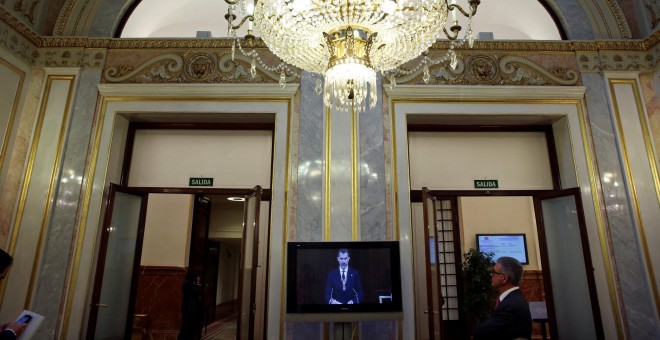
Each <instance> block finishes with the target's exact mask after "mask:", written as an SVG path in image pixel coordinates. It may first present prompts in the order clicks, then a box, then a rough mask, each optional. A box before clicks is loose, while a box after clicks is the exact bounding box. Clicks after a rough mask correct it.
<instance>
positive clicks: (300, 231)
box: [289, 72, 325, 241]
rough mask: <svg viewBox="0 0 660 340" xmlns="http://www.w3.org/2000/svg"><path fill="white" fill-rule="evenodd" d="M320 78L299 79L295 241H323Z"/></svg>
mask: <svg viewBox="0 0 660 340" xmlns="http://www.w3.org/2000/svg"><path fill="white" fill-rule="evenodd" d="M319 77H320V76H319V75H315V74H312V73H308V72H303V74H302V77H301V80H300V91H301V94H300V115H299V123H298V136H299V137H298V145H297V148H298V164H297V167H298V171H297V177H298V181H297V189H296V192H297V195H298V196H297V203H296V204H297V209H296V225H295V228H296V233H295V235H296V239H295V240H289V241H322V240H323V197H324V190H323V174H324V170H325V167H324V157H325V148H324V145H325V139H324V131H323V130H324V117H325V115H324V113H323V111H324V106H323V97H321V96H320V95H318V94H316V92H315V90H314V86H315V84H316V79H318V78H319Z"/></svg>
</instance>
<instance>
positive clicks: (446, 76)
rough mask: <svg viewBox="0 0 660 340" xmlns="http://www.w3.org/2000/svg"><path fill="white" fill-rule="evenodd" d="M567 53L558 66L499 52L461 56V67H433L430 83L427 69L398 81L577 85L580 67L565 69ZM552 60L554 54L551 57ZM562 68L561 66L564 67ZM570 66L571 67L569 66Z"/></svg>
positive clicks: (457, 83)
mask: <svg viewBox="0 0 660 340" xmlns="http://www.w3.org/2000/svg"><path fill="white" fill-rule="evenodd" d="M565 56H566V55H565V54H563V55H562V56H560V57H559V58H557V61H556V62H555V63H554V64H555V65H556V66H543V65H540V64H538V63H536V62H535V61H533V60H531V59H529V58H526V57H524V56H520V55H514V54H504V55H502V54H499V53H478V54H459V62H458V67H457V68H456V69H452V68H451V67H450V66H449V63H448V62H445V63H443V64H438V65H434V66H432V67H429V74H428V76H429V79H428V80H429V81H428V83H427V82H425V81H424V75H423V74H424V70H423V69H421V68H420V69H418V70H416V71H415V72H412V73H411V74H408V75H405V76H400V77H397V78H396V83H397V84H418V85H423V84H429V85H509V86H511V85H513V86H516V85H518V86H573V85H577V84H578V82H579V79H580V77H579V76H578V72H577V67H576V66H575V65H573V69H571V68H568V67H565V66H566V65H565V63H562V61H564V59H565ZM549 57H550V58H551V59H552V55H549ZM560 65H561V66H560ZM569 67H570V66H569Z"/></svg>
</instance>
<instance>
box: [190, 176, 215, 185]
mask: <svg viewBox="0 0 660 340" xmlns="http://www.w3.org/2000/svg"><path fill="white" fill-rule="evenodd" d="M188 185H189V186H191V187H212V186H213V178H212V177H190V181H188Z"/></svg>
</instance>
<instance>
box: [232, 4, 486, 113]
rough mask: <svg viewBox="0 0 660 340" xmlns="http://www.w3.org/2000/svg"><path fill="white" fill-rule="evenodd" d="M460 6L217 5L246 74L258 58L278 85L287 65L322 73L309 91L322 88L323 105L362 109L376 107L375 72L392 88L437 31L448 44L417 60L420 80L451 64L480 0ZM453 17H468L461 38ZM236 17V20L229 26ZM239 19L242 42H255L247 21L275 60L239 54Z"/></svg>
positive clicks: (468, 37)
mask: <svg viewBox="0 0 660 340" xmlns="http://www.w3.org/2000/svg"><path fill="white" fill-rule="evenodd" d="M467 1H468V5H469V8H468V10H467V11H466V10H464V9H463V8H462V7H461V6H459V5H458V4H456V0H451V1H449V0H225V2H227V4H228V5H229V12H228V14H227V15H225V18H226V19H227V20H228V21H229V36H230V37H233V38H235V39H234V40H235V42H234V44H235V45H238V47H239V49H240V50H241V51H242V52H243V53H244V54H245V55H246V56H249V57H252V58H253V60H252V74H253V75H254V74H256V70H255V66H256V61H257V60H258V61H259V62H260V63H261V64H262V66H264V67H266V68H267V69H270V70H271V71H276V72H278V71H279V73H280V84H281V85H282V86H284V84H285V80H284V79H285V77H286V73H287V72H291V69H290V68H289V67H288V65H293V66H295V67H297V68H300V69H302V70H306V71H309V72H312V73H317V74H320V75H322V76H323V86H321V83H320V81H321V79H319V80H318V81H317V86H316V91H317V93H319V94H320V92H321V89H323V99H324V103H325V105H327V106H332V107H334V108H335V109H337V110H340V111H350V110H351V109H353V108H355V109H356V110H357V111H364V110H365V109H366V107H367V106H369V107H371V108H373V107H375V105H376V100H377V96H376V93H377V92H376V78H377V73H378V72H380V73H381V74H383V75H385V76H387V75H389V80H390V84H392V85H393V84H395V79H394V75H395V74H400V73H401V72H402V70H401V69H400V66H401V65H403V64H405V63H407V62H409V61H411V60H413V59H416V58H418V57H419V56H420V55H422V53H423V52H425V51H426V50H427V49H428V48H429V47H431V45H432V44H433V43H434V42H435V41H436V39H437V38H438V36H439V35H440V33H441V32H442V33H444V36H445V37H447V38H448V39H449V40H451V41H452V43H451V45H450V49H449V51H448V52H447V54H445V55H444V56H443V57H442V58H440V59H438V60H432V59H430V58H428V57H427V56H424V57H423V58H422V59H421V60H420V63H421V64H420V65H422V66H423V67H424V80H425V81H428V65H429V64H437V63H440V62H443V61H447V60H450V61H451V65H452V67H455V66H456V54H455V52H454V47H456V46H458V45H460V44H462V43H463V42H465V41H466V40H467V41H468V42H469V44H470V46H472V42H473V39H474V37H473V33H472V29H471V23H472V16H473V15H474V14H476V11H477V6H478V5H479V4H480V0H467ZM450 13H451V17H452V19H451V24H450V26H449V30H447V28H446V24H447V18H448V16H449V14H450ZM458 13H460V14H461V15H463V16H465V17H467V18H468V28H467V30H466V34H465V36H464V37H463V39H458V36H459V32H460V31H461V26H460V25H459V24H458V19H457V15H458ZM237 15H240V16H242V18H241V20H240V21H239V23H238V24H234V20H236V19H237ZM246 22H247V23H248V31H247V35H246V36H245V38H246V39H247V40H248V41H250V42H251V41H253V40H254V39H255V36H254V32H253V23H254V25H255V26H256V31H257V32H258V34H259V35H260V37H261V39H263V41H264V43H265V44H266V46H268V48H269V49H270V51H272V52H273V53H274V54H275V55H277V56H278V57H279V58H280V59H281V60H282V61H283V63H280V64H279V65H277V66H275V67H269V66H267V65H265V64H264V63H263V62H262V60H261V58H259V56H258V55H257V54H256V51H255V50H252V51H249V52H248V51H245V50H244V49H243V46H241V41H240V39H238V38H237V36H236V30H238V29H239V28H241V27H242V26H243V25H244V24H245V23H246ZM235 45H232V46H235ZM233 53H234V47H232V55H233ZM287 64H288V65H287ZM420 67H421V66H420ZM417 69H419V67H418V68H417Z"/></svg>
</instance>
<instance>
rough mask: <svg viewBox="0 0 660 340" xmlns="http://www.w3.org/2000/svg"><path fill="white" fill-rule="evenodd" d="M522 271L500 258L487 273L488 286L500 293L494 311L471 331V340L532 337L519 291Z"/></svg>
mask: <svg viewBox="0 0 660 340" xmlns="http://www.w3.org/2000/svg"><path fill="white" fill-rule="evenodd" d="M522 275H523V268H522V265H521V264H520V262H518V260H516V259H514V258H512V257H507V256H502V257H500V258H499V259H497V262H496V263H495V266H494V267H493V269H492V270H491V272H490V277H491V279H490V280H491V284H492V285H493V288H495V290H497V292H498V293H499V294H500V295H499V297H498V299H497V301H496V303H495V310H494V311H493V314H491V316H490V317H488V319H486V320H484V321H483V322H482V323H480V324H479V325H478V326H477V327H476V329H475V331H474V339H475V340H480V339H489V340H512V339H531V338H532V315H531V314H530V312H529V305H528V304H527V301H525V297H524V296H523V295H522V292H521V291H520V288H519V286H520V282H521V281H522Z"/></svg>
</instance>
